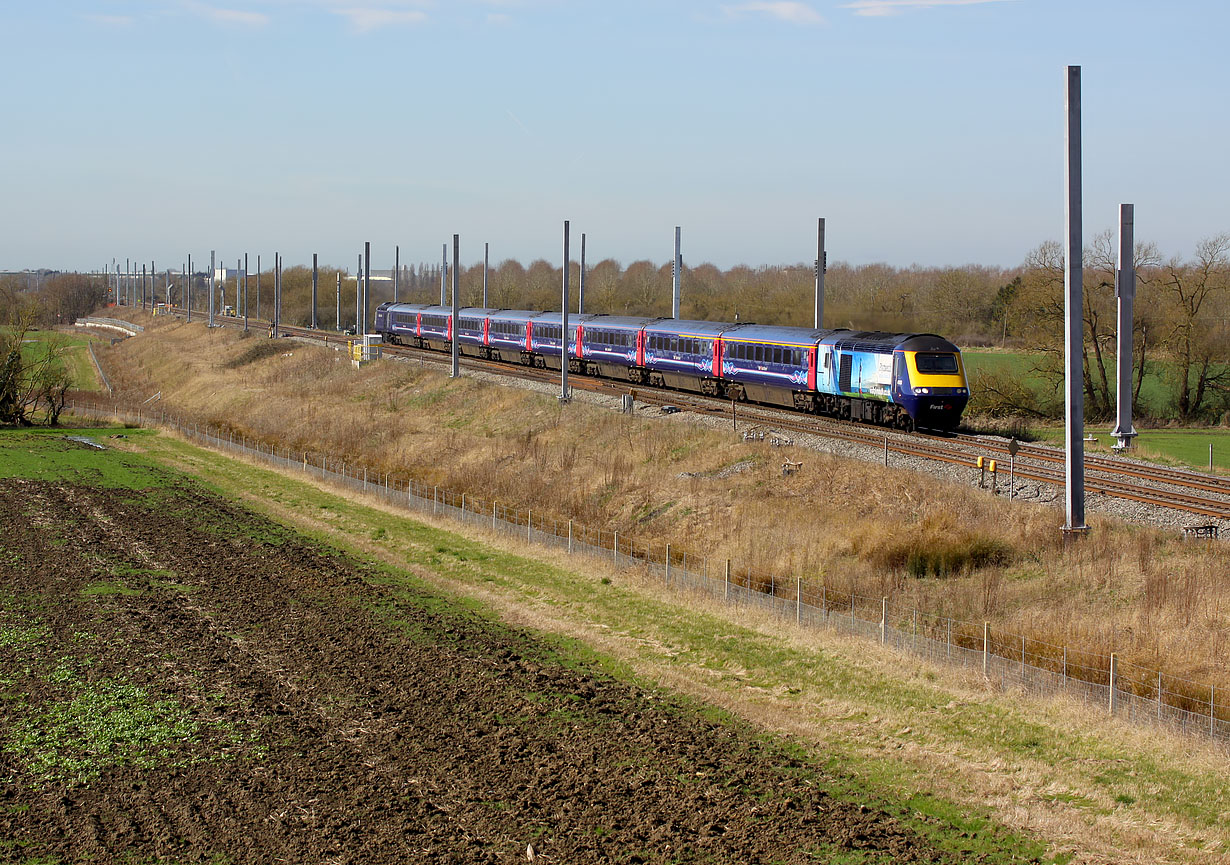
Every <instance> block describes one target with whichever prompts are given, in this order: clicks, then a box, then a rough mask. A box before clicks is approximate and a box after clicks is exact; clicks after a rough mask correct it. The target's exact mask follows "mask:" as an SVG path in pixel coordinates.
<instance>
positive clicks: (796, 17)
mask: <svg viewBox="0 0 1230 865" xmlns="http://www.w3.org/2000/svg"><path fill="white" fill-rule="evenodd" d="M722 8H723V10H725V12H726V14H727V15H743V14H755V15H768V16H769V17H770V18H776V19H777V20H779V21H786V22H788V23H790V24H823V23H824V18H823V17H821V15H820V13H819V12H817V11H816V10H815V9H813V8H811V7H810V6H808V5H807V4H806V3H797V2H793V0H765V2H758V3H740V4H739V5H738V6H723V7H722Z"/></svg>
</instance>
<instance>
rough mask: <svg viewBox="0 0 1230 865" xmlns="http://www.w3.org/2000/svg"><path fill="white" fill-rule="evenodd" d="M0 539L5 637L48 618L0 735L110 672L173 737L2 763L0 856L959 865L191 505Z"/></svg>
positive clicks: (29, 496) (593, 680)
mask: <svg viewBox="0 0 1230 865" xmlns="http://www.w3.org/2000/svg"><path fill="white" fill-rule="evenodd" d="M0 525H3V526H4V527H5V532H4V536H3V544H2V547H3V552H4V555H3V556H0V598H2V599H3V606H2V607H0V625H14V624H20V625H21V626H22V627H29V626H32V625H38V626H39V627H40V628H42V627H45V631H40V633H45V638H44V639H41V640H39V641H37V644H36V645H35V644H33V643H32V644H31V645H30V646H29V647H28V650H27V651H25V652H23V653H16V652H6V653H5V654H4V656H3V658H2V660H0V678H2V679H3V683H4V690H5V691H6V692H7V694H6V695H7V696H8V699H6V700H5V701H4V702H3V704H2V706H0V733H6V734H7V733H8V732H10V731H12V730H14V729H16V728H17V726H18V725H19V724H20V723H21V721H22V719H23V718H26V717H33V716H35V715H37V713H38V712H40V711H43V710H45V709H47V708H48V707H51V706H54V705H56V704H57V703H63V702H64V701H65V700H66V699H69V698H70V697H71V696H72V691H71V689H72V688H76V689H77V690H78V691H80V690H81V689H82V688H92V687H103V686H105V685H107V683H113V682H116V681H119V680H121V679H122V680H124V681H128V682H131V683H134V684H136V685H138V686H140V687H141V688H143V689H144V690H145V691H146V692H148V693H150V694H153V695H157V697H158V699H163V698H164V697H168V696H169V697H173V698H174V699H175V700H176V701H177V702H178V703H179V705H180V706H182V707H184V708H186V709H187V710H188V713H189V714H190V715H191V717H192V719H193V723H194V724H195V733H194V734H193V735H192V736H191V737H189V738H188V739H187V740H185V741H178V742H173V743H170V744H167V745H165V746H164V748H163V750H162V751H161V752H160V753H159V755H158V758H157V760H156V763H157V765H155V766H153V767H151V768H142V767H139V766H137V765H134V764H132V763H131V762H127V763H126V762H123V761H120V762H119V764H118V765H110V766H108V765H105V764H106V763H107V760H106V759H102V760H100V761H99V765H100V766H101V771H100V772H99V774H98V776H97V777H96V778H93V779H91V780H88V781H86V782H85V783H72V782H70V781H65V780H52V781H46V780H43V781H40V780H38V779H37V778H36V777H34V775H33V774H32V772H31V769H30V765H29V763H28V760H27V759H26V758H25V757H24V756H23V755H22V754H20V753H13V752H12V751H6V752H3V753H0V777H4V778H6V779H7V778H12V779H13V783H9V784H6V785H4V787H3V789H2V791H0V839H3V840H4V841H5V842H7V843H6V846H4V847H2V848H0V857H3V858H5V859H12V860H16V861H22V860H24V859H27V858H31V857H35V856H45V857H50V856H54V857H60V858H62V859H64V860H67V861H78V860H82V859H86V858H91V857H92V858H93V860H94V861H109V860H112V859H116V858H120V857H122V856H125V855H129V856H132V857H134V858H136V859H138V860H144V859H146V858H150V857H156V858H174V859H176V860H181V861H210V860H211V859H212V858H213V857H217V856H220V857H224V859H223V861H227V860H230V861H237V862H256V861H260V862H272V861H278V860H285V861H294V862H325V861H328V862H356V863H358V862H362V863H383V862H390V863H391V862H397V863H404V862H500V861H504V862H512V861H526V858H527V845H533V848H534V853H535V857H536V859H537V861H544V862H569V863H577V862H607V861H609V862H661V861H680V862H691V861H706V862H710V861H711V862H814V861H817V859H816V857H815V852H817V851H821V852H823V851H835V850H836V851H839V850H850V849H854V848H858V849H862V850H864V851H867V852H871V851H875V852H878V853H881V854H884V855H885V856H886V858H887V859H890V860H891V861H895V862H943V861H955V860H950V859H949V858H948V857H946V856H945V855H944V854H942V853H939V852H937V851H936V850H935V849H934V848H933V847H932V846H931V845H930V843H929V842H928V841H927V840H926V839H924V838H921V837H919V836H918V835H916V834H914V833H912V832H911V831H909V830H908V829H906V828H905V827H903V826H902V825H901V824H899V823H898V822H897V821H896V820H895V819H893V818H892V817H891V816H889V815H887V814H885V813H882V812H880V811H878V810H876V809H868V808H866V807H863V806H860V805H858V804H852V803H848V802H843V801H839V800H838V799H836V798H834V797H831V796H829V795H827V794H826V792H825V789H824V785H825V779H824V777H823V776H822V775H821V774H819V773H818V772H816V771H815V770H814V769H813V768H812V767H810V766H808V765H806V764H805V763H803V762H800V761H799V760H798V759H795V758H793V757H791V756H790V755H789V754H787V753H786V752H785V751H783V750H781V749H780V748H779V747H777V746H774V745H771V744H767V743H766V742H764V741H762V740H761V739H760V738H758V737H757V736H756V735H755V733H754V731H751V730H749V729H747V728H743V727H740V726H738V725H734V724H728V723H718V722H717V721H711V720H708V719H706V718H705V717H703V716H702V715H701V714H700V713H698V712H697V711H696V710H695V709H694V708H691V707H688V706H686V705H684V704H682V703H679V702H676V701H674V700H672V699H667V698H662V697H661V696H659V695H655V694H653V693H650V692H647V691H644V690H640V689H638V688H636V687H634V686H630V685H627V684H624V683H622V682H619V681H616V680H614V679H611V678H608V677H605V676H603V675H600V674H596V673H593V672H590V671H585V670H576V669H572V668H571V667H570V666H565V665H564V664H562V663H561V662H560V660H559V659H557V658H556V657H555V656H554V655H553V653H552V651H551V650H550V649H549V648H548V647H546V646H545V645H544V644H542V643H541V642H539V641H538V640H536V639H534V638H533V637H531V636H529V635H527V634H525V633H521V632H518V631H513V630H509V629H507V628H504V627H501V626H497V625H494V624H492V623H489V622H486V621H484V620H482V619H480V618H479V617H477V616H470V615H465V614H458V613H457V612H455V611H450V610H449V609H447V608H446V607H445V606H444V605H443V604H442V603H440V602H439V601H438V599H436V598H434V597H433V596H431V595H428V594H422V593H420V592H419V591H418V590H417V589H408V588H405V587H404V586H395V585H390V584H389V581H388V580H386V579H385V577H384V576H383V575H381V574H378V573H375V572H369V571H367V570H365V568H364V567H363V566H361V565H360V564H358V563H356V562H354V561H351V560H348V559H346V558H345V557H342V556H338V555H335V554H333V553H331V552H330V551H328V550H323V549H320V548H318V547H315V546H313V545H312V544H310V543H308V542H306V541H304V540H303V539H301V538H299V537H297V536H296V535H294V534H293V533H291V532H289V531H288V530H285V529H282V528H280V527H278V526H276V525H274V524H272V523H269V522H267V521H265V520H263V519H262V518H260V517H257V516H255V515H253V514H251V513H250V512H247V511H245V510H242V509H241V508H239V507H237V506H235V505H232V504H230V503H227V502H224V501H221V500H218V499H216V498H213V497H210V496H208V495H206V494H204V493H202V492H200V491H198V490H196V489H195V488H191V487H186V486H185V487H169V488H166V489H163V490H157V491H151V492H148V493H127V492H122V491H104V490H98V489H91V488H85V487H76V486H64V485H50V484H42V483H35V482H28V481H0ZM99 586H105V587H108V588H107V589H106V590H105V591H99V589H98V587H99ZM91 587H93V588H91ZM87 589H88V590H90V591H89V592H86V593H83V591H85V590H87ZM66 664H67V668H70V669H71V670H73V671H74V677H70V678H72V679H73V681H72V682H68V683H66V682H65V681H63V679H64V678H65V677H64V675H61V676H59V677H58V678H57V676H56V675H55V674H54V671H55V670H57V669H59V670H64V669H66ZM18 695H21V696H18ZM825 858H826V857H825V856H824V855H822V856H820V861H823V860H824V859H825Z"/></svg>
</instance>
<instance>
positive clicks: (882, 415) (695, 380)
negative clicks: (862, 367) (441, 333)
mask: <svg viewBox="0 0 1230 865" xmlns="http://www.w3.org/2000/svg"><path fill="white" fill-rule="evenodd" d="M384 338H385V340H386V341H387V342H390V343H392V344H394V345H411V346H414V347H416V348H423V349H429V350H432V351H442V352H450V351H452V343H451V342H450V341H449V340H444V339H440V338H438V337H431V336H429V337H418V336H416V337H409V338H407V339H400V338H398V337H397V336H396V335H395V334H387V333H386V334H384ZM459 350H460V352H461V354H463V355H466V356H468V357H481V358H483V359H484V360H492V361H496V362H498V363H516V364H520V365H521V366H528V367H533V368H535V369H559V368H560V359H559V357H558V356H556V355H543V354H539V353H538V352H532V351H525V350H524V349H522V350H520V351H517V350H502V349H498V348H491V347H489V346H479V345H471V344H468V343H464V342H463V343H461V345H460V347H459ZM568 371H569V372H570V373H573V374H576V375H587V376H592V377H595V378H610V379H615V380H617V381H627V382H628V383H630V384H635V385H639V386H648V387H656V388H662V389H665V390H680V391H688V392H690V393H699V394H703V395H705V396H711V397H718V398H721V399H728V400H732V401H735V402H750V403H757V404H760V405H774V406H780V407H782V408H789V409H794V410H796V411H801V412H807V413H808V414H816V415H826V416H828V417H833V418H837V419H839V420H851V421H859V422H861V423H867V424H874V425H876V426H886V427H892V428H893V429H899V430H903V431H905V432H912V431H913V430H914V428H915V424H914V419H913V418H911V417H910V415H909V413H908V412H907V411H906V410H905V409H904V408H902V407H901V406H900V405H897V404H895V403H890V402H886V401H882V400H873V399H861V398H859V397H849V396H842V395H836V394H826V393H816V392H811V391H797V390H795V391H792V390H787V389H785V388H778V387H770V386H769V385H763V384H751V383H744V382H732V381H726V380H723V379H718V378H714V377H712V376H693V375H686V374H684V373H673V372H663V371H659V370H650V369H646V368H645V367H641V366H632V367H628V366H623V365H621V364H616V363H604V362H601V361H595V360H591V359H589V358H569V359H568Z"/></svg>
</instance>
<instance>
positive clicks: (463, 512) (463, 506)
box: [461, 493, 466, 520]
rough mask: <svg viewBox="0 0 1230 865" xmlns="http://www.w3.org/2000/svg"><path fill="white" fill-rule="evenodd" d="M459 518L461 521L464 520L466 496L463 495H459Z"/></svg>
mask: <svg viewBox="0 0 1230 865" xmlns="http://www.w3.org/2000/svg"><path fill="white" fill-rule="evenodd" d="M461 518H462V519H463V520H464V519H465V518H466V494H465V493H462V494H461Z"/></svg>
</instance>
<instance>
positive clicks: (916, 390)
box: [914, 387, 931, 393]
mask: <svg viewBox="0 0 1230 865" xmlns="http://www.w3.org/2000/svg"><path fill="white" fill-rule="evenodd" d="M914 393H931V388H929V387H916V388H914Z"/></svg>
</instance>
